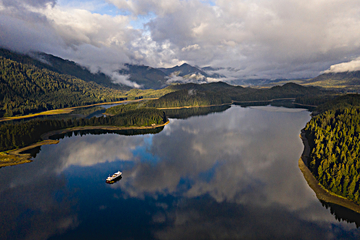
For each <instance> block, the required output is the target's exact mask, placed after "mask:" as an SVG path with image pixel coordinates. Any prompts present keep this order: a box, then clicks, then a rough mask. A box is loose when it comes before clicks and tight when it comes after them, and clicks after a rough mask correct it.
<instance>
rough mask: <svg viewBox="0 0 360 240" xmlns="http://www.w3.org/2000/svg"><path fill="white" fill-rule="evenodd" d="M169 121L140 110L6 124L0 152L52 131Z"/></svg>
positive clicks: (1, 131)
mask: <svg viewBox="0 0 360 240" xmlns="http://www.w3.org/2000/svg"><path fill="white" fill-rule="evenodd" d="M166 121H167V118H166V115H165V113H164V112H163V111H160V110H157V109H139V110H131V111H128V112H126V113H121V114H118V115H116V116H109V117H99V118H96V117H93V118H90V119H86V118H81V119H67V120H49V119H45V120H31V121H26V122H22V123H6V124H3V125H1V126H0V151H6V150H10V149H16V148H20V147H24V146H27V145H29V144H32V143H35V142H38V141H40V140H41V135H42V134H44V133H47V132H50V131H54V130H60V129H65V128H72V127H80V126H118V127H131V126H139V127H140V126H152V125H153V124H163V123H165V122H166Z"/></svg>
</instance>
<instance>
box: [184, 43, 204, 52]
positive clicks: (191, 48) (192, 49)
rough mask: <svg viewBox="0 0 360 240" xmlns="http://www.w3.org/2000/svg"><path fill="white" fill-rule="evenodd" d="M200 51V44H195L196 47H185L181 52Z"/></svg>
mask: <svg viewBox="0 0 360 240" xmlns="http://www.w3.org/2000/svg"><path fill="white" fill-rule="evenodd" d="M198 49H200V46H199V45H198V44H194V45H189V46H187V47H183V48H182V49H181V51H183V52H184V51H194V50H198Z"/></svg>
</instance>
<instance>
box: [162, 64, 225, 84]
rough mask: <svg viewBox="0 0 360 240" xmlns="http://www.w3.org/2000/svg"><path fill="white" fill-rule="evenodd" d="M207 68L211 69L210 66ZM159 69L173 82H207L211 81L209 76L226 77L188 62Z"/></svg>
mask: <svg viewBox="0 0 360 240" xmlns="http://www.w3.org/2000/svg"><path fill="white" fill-rule="evenodd" d="M206 69H209V67H208V68H206ZM159 70H161V71H163V72H164V73H165V74H166V75H167V78H168V79H169V81H168V82H171V83H173V82H177V83H189V82H192V83H207V82H210V81H209V79H208V78H221V77H224V76H222V75H220V74H217V73H214V74H209V73H207V72H206V71H205V70H203V69H202V68H199V67H194V66H191V65H189V64H187V63H184V64H182V65H181V66H175V67H172V68H159Z"/></svg>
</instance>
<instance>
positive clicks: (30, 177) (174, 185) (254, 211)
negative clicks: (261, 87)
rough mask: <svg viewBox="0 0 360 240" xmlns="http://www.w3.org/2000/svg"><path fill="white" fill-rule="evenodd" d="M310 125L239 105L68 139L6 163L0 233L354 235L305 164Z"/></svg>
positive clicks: (302, 114) (287, 112)
mask: <svg viewBox="0 0 360 240" xmlns="http://www.w3.org/2000/svg"><path fill="white" fill-rule="evenodd" d="M309 120H310V113H309V112H308V111H306V110H304V109H286V108H282V107H271V106H266V107H250V108H242V107H239V106H233V107H231V108H230V109H228V110H226V111H224V112H221V113H212V114H209V115H207V116H195V117H191V118H188V119H186V120H180V119H171V120H170V124H168V125H167V126H165V128H164V130H163V131H161V132H160V133H158V134H145V135H135V136H124V135H117V134H103V135H83V136H80V135H77V136H72V137H65V138H64V139H61V140H60V143H59V144H57V145H49V146H43V147H41V151H40V153H39V154H37V156H36V157H35V158H34V159H33V162H32V163H28V164H22V165H17V166H13V167H5V168H1V169H0V183H1V184H0V194H1V195H0V196H1V198H0V213H1V222H2V224H1V226H2V227H1V231H0V239H107V238H108V239H109V238H116V239H358V238H359V236H360V233H359V230H358V229H357V228H356V225H355V224H354V223H347V222H346V221H338V220H336V217H335V216H334V215H332V214H331V212H330V210H329V209H326V208H325V207H323V206H322V204H321V203H320V201H319V200H318V199H317V198H316V197H315V194H314V192H313V191H312V190H311V189H310V188H309V186H308V185H307V183H306V181H305V180H304V178H303V176H302V174H301V172H300V170H299V169H298V166H297V164H298V159H299V157H300V156H301V153H302V150H303V145H302V142H301V140H300V138H299V133H300V130H301V129H302V128H303V127H304V126H305V124H306V123H307V122H308V121H309ZM118 170H120V171H122V172H123V178H122V179H121V180H120V181H118V182H116V183H114V184H112V185H110V184H106V183H105V179H106V177H107V176H108V175H109V174H112V173H114V172H116V171H118Z"/></svg>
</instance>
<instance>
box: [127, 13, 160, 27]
mask: <svg viewBox="0 0 360 240" xmlns="http://www.w3.org/2000/svg"><path fill="white" fill-rule="evenodd" d="M156 16H157V15H156V14H155V13H153V12H149V13H148V14H146V15H139V16H137V18H136V20H132V21H130V25H131V26H132V27H133V28H134V29H142V30H145V29H146V27H145V24H147V23H148V22H150V21H151V20H152V19H154V18H156Z"/></svg>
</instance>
